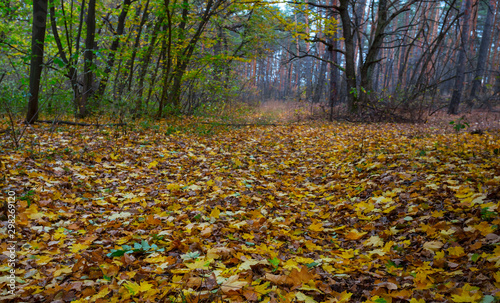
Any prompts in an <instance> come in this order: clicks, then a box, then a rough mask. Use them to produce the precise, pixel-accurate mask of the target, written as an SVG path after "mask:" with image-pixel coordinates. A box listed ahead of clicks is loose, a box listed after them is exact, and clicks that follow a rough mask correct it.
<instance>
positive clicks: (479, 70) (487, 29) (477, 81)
mask: <svg viewBox="0 0 500 303" xmlns="http://www.w3.org/2000/svg"><path fill="white" fill-rule="evenodd" d="M486 6H487V10H488V11H487V14H486V20H485V22H484V28H483V34H482V38H481V45H480V46H479V52H478V54H477V67H476V75H475V77H474V81H473V82H472V90H471V93H470V98H471V99H474V98H475V97H476V94H477V91H478V90H479V89H480V87H481V82H482V80H483V75H484V68H485V66H486V61H487V60H488V50H489V48H490V47H491V26H492V20H493V15H494V12H493V6H494V0H490V3H486Z"/></svg>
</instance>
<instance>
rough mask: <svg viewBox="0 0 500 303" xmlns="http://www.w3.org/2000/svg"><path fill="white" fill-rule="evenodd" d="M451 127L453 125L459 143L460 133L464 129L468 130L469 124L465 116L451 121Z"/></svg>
mask: <svg viewBox="0 0 500 303" xmlns="http://www.w3.org/2000/svg"><path fill="white" fill-rule="evenodd" d="M450 125H453V129H454V130H455V135H456V136H457V143H458V142H459V134H460V131H461V130H462V129H466V128H467V127H469V123H467V121H465V116H463V117H461V118H460V119H457V120H453V121H450ZM462 152H463V145H462Z"/></svg>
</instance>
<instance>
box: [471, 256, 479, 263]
mask: <svg viewBox="0 0 500 303" xmlns="http://www.w3.org/2000/svg"><path fill="white" fill-rule="evenodd" d="M479 257H481V255H480V254H473V255H472V257H470V259H471V261H472V262H477V260H479Z"/></svg>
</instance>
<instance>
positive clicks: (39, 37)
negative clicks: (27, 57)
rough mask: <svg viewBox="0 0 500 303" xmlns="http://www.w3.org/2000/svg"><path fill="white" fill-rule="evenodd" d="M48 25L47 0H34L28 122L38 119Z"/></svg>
mask: <svg viewBox="0 0 500 303" xmlns="http://www.w3.org/2000/svg"><path fill="white" fill-rule="evenodd" d="M46 25H47V0H37V1H33V25H32V30H31V64H30V87H29V89H30V95H29V100H28V113H27V114H26V122H27V123H30V124H32V123H35V122H36V120H37V119H38V94H39V91H40V76H41V75H42V67H43V47H44V43H45V28H46Z"/></svg>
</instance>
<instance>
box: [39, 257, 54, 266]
mask: <svg viewBox="0 0 500 303" xmlns="http://www.w3.org/2000/svg"><path fill="white" fill-rule="evenodd" d="M52 259H53V258H51V257H49V256H40V257H37V260H36V264H38V265H45V264H47V263H49V262H50V261H51V260H52Z"/></svg>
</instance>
